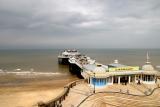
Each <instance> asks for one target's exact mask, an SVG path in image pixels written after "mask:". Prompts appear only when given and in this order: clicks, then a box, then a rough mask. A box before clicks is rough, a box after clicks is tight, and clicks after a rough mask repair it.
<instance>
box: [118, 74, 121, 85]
mask: <svg viewBox="0 0 160 107" xmlns="http://www.w3.org/2000/svg"><path fill="white" fill-rule="evenodd" d="M120 83H121V77H120V76H118V84H120Z"/></svg>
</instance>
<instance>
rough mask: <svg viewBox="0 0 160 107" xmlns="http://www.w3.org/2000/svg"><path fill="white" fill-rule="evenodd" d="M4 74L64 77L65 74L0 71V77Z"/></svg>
mask: <svg viewBox="0 0 160 107" xmlns="http://www.w3.org/2000/svg"><path fill="white" fill-rule="evenodd" d="M5 74H6V75H7V74H15V75H28V76H53V75H66V73H60V72H33V71H4V70H1V69H0V75H5Z"/></svg>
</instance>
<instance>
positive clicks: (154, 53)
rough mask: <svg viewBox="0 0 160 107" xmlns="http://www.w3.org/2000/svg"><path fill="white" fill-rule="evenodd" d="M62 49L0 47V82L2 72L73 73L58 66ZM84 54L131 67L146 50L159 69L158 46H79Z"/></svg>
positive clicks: (142, 58) (23, 74)
mask: <svg viewBox="0 0 160 107" xmlns="http://www.w3.org/2000/svg"><path fill="white" fill-rule="evenodd" d="M63 50H64V49H30V50H29V49H26V50H23V49H21V50H20V49H19V50H0V77H1V78H0V83H1V79H2V77H3V76H5V75H8V74H9V75H16V76H21V78H23V77H24V78H26V77H32V76H34V77H35V76H42V77H43V76H51V75H52V76H57V75H59V76H58V78H60V77H61V75H63V76H72V74H70V72H69V70H68V66H67V65H59V64H58V59H57V56H58V55H59V53H61V52H62V51H63ZM78 51H79V52H80V53H82V54H84V55H87V56H89V57H91V58H92V59H95V60H96V61H97V62H99V63H102V64H106V65H107V64H110V63H113V62H114V60H115V59H117V60H118V61H119V63H121V64H124V65H130V66H142V65H144V64H145V62H146V54H147V52H148V53H149V57H150V62H151V63H152V65H153V66H154V67H155V68H157V69H159V67H160V49H78Z"/></svg>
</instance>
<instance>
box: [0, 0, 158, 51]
mask: <svg viewBox="0 0 160 107" xmlns="http://www.w3.org/2000/svg"><path fill="white" fill-rule="evenodd" d="M159 5H160V1H159V0H120V1H119V0H67V2H66V0H58V1H57V0H0V48H3V47H8V48H9V47H10V46H11V48H12V47H19V46H20V47H21V48H23V47H28V48H29V47H42V46H43V47H47V46H50V47H55V48H56V47H73V46H75V47H82V48H84V47H97V48H100V47H103V48H105V47H106V48H112V47H113V48H139V47H141V48H159V47H160V44H159V42H158V39H160V38H159V34H160V30H159V28H160V8H159ZM148 42H151V43H148Z"/></svg>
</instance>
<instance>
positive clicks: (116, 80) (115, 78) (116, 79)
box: [113, 76, 118, 84]
mask: <svg viewBox="0 0 160 107" xmlns="http://www.w3.org/2000/svg"><path fill="white" fill-rule="evenodd" d="M113 83H116V84H118V77H117V76H114V77H113Z"/></svg>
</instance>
